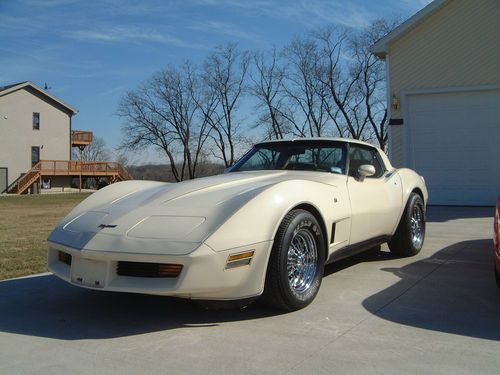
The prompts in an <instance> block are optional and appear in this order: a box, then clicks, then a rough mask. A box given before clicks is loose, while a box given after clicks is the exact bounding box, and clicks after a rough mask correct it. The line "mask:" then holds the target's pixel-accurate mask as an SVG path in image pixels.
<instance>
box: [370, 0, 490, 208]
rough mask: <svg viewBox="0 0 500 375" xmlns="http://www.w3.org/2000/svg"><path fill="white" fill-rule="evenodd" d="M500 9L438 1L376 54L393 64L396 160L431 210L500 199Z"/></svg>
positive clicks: (486, 0)
mask: <svg viewBox="0 0 500 375" xmlns="http://www.w3.org/2000/svg"><path fill="white" fill-rule="evenodd" d="M499 38H500V1H498V0H482V1H470V0H435V1H433V2H431V3H430V4H429V5H428V6H427V7H425V8H424V9H422V10H421V11H420V12H418V13H417V14H415V15H414V16H413V17H411V18H410V19H409V20H407V21H406V22H404V23H403V24H402V25H400V26H399V27H398V28H396V29H395V30H394V31H392V32H391V33H390V34H388V35H387V36H386V37H384V38H382V39H381V40H379V41H378V42H377V43H375V44H374V45H373V46H372V52H373V53H374V54H375V55H377V57H379V58H381V59H383V60H385V61H386V67H387V85H388V88H387V101H388V103H389V105H388V107H389V108H388V112H389V113H388V117H389V119H390V121H389V125H390V126H389V145H388V148H389V157H390V159H391V161H392V163H393V164H394V165H395V166H397V167H410V168H414V169H416V170H417V171H418V172H419V173H420V174H422V175H423V176H424V178H425V179H426V182H427V186H428V189H429V204H433V205H481V206H483V205H486V206H492V205H494V203H495V201H496V196H497V195H499V194H500V43H499Z"/></svg>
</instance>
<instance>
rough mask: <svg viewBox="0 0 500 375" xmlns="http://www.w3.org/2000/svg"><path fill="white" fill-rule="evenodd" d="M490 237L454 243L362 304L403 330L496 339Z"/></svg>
mask: <svg viewBox="0 0 500 375" xmlns="http://www.w3.org/2000/svg"><path fill="white" fill-rule="evenodd" d="M492 253H493V251H492V242H491V239H484V240H471V241H462V242H458V243H455V244H453V245H451V246H448V247H446V248H443V249H441V250H440V251H438V252H436V253H435V254H434V255H433V256H431V257H429V258H426V259H423V260H419V261H416V262H413V263H410V264H408V265H406V266H404V267H400V268H383V269H382V270H383V271H386V272H392V273H393V274H395V275H397V276H398V277H399V278H400V279H401V280H400V281H398V282H397V283H395V284H393V285H392V286H390V287H389V288H386V289H384V290H382V291H380V292H378V293H376V294H374V295H372V296H370V297H368V298H366V299H365V300H364V301H363V306H364V307H365V308H366V309H367V310H368V311H369V312H371V313H372V314H374V315H376V316H378V317H380V318H382V319H385V320H388V321H391V322H394V323H398V324H403V325H406V326H411V327H417V328H421V329H427V330H433V331H438V332H446V333H450V334H455V335H462V336H469V337H475V338H482V339H489V340H496V341H498V340H500V317H499V312H500V290H499V289H498V288H497V287H496V284H495V280H494V277H493V256H492Z"/></svg>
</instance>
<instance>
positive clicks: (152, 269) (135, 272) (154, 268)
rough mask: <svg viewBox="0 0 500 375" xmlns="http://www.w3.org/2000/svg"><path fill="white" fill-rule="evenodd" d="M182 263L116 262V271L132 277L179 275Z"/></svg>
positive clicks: (169, 276)
mask: <svg viewBox="0 0 500 375" xmlns="http://www.w3.org/2000/svg"><path fill="white" fill-rule="evenodd" d="M181 271H182V264H169V263H145V262H118V264H117V266H116V273H117V274H118V275H120V276H132V277H168V278H173V277H177V276H179V274H180V273H181Z"/></svg>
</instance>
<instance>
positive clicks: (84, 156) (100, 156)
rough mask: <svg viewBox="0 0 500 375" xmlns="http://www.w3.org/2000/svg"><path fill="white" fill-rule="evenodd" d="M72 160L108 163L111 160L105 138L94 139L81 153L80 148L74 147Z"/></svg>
mask: <svg viewBox="0 0 500 375" xmlns="http://www.w3.org/2000/svg"><path fill="white" fill-rule="evenodd" d="M71 158H72V159H73V160H83V161H107V160H109V159H110V152H109V150H108V148H107V147H106V142H105V141H104V139H103V138H100V137H94V139H93V140H92V143H91V144H90V145H88V146H87V147H85V148H84V149H83V151H82V152H81V153H80V150H79V149H78V148H75V147H73V149H72V150H71Z"/></svg>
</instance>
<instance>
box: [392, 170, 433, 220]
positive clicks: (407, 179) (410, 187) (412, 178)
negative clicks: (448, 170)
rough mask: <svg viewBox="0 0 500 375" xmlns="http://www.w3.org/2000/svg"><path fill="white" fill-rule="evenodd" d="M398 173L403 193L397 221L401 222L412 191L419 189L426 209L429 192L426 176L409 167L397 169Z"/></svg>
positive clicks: (418, 191)
mask: <svg viewBox="0 0 500 375" xmlns="http://www.w3.org/2000/svg"><path fill="white" fill-rule="evenodd" d="M396 173H397V174H398V175H399V177H400V179H401V188H402V194H403V199H402V205H401V209H400V212H399V219H398V221H397V222H398V223H399V221H400V220H401V217H402V216H403V212H404V210H405V208H406V203H407V202H408V199H409V198H410V194H411V193H412V192H414V191H417V193H418V194H419V195H420V196H421V197H422V200H423V201H424V211H425V206H426V204H427V201H428V199H429V194H428V192H427V187H426V185H425V180H424V178H423V177H422V176H420V175H419V174H418V173H416V172H415V171H413V170H411V169H408V168H400V169H397V170H396ZM394 230H396V228H394Z"/></svg>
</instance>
